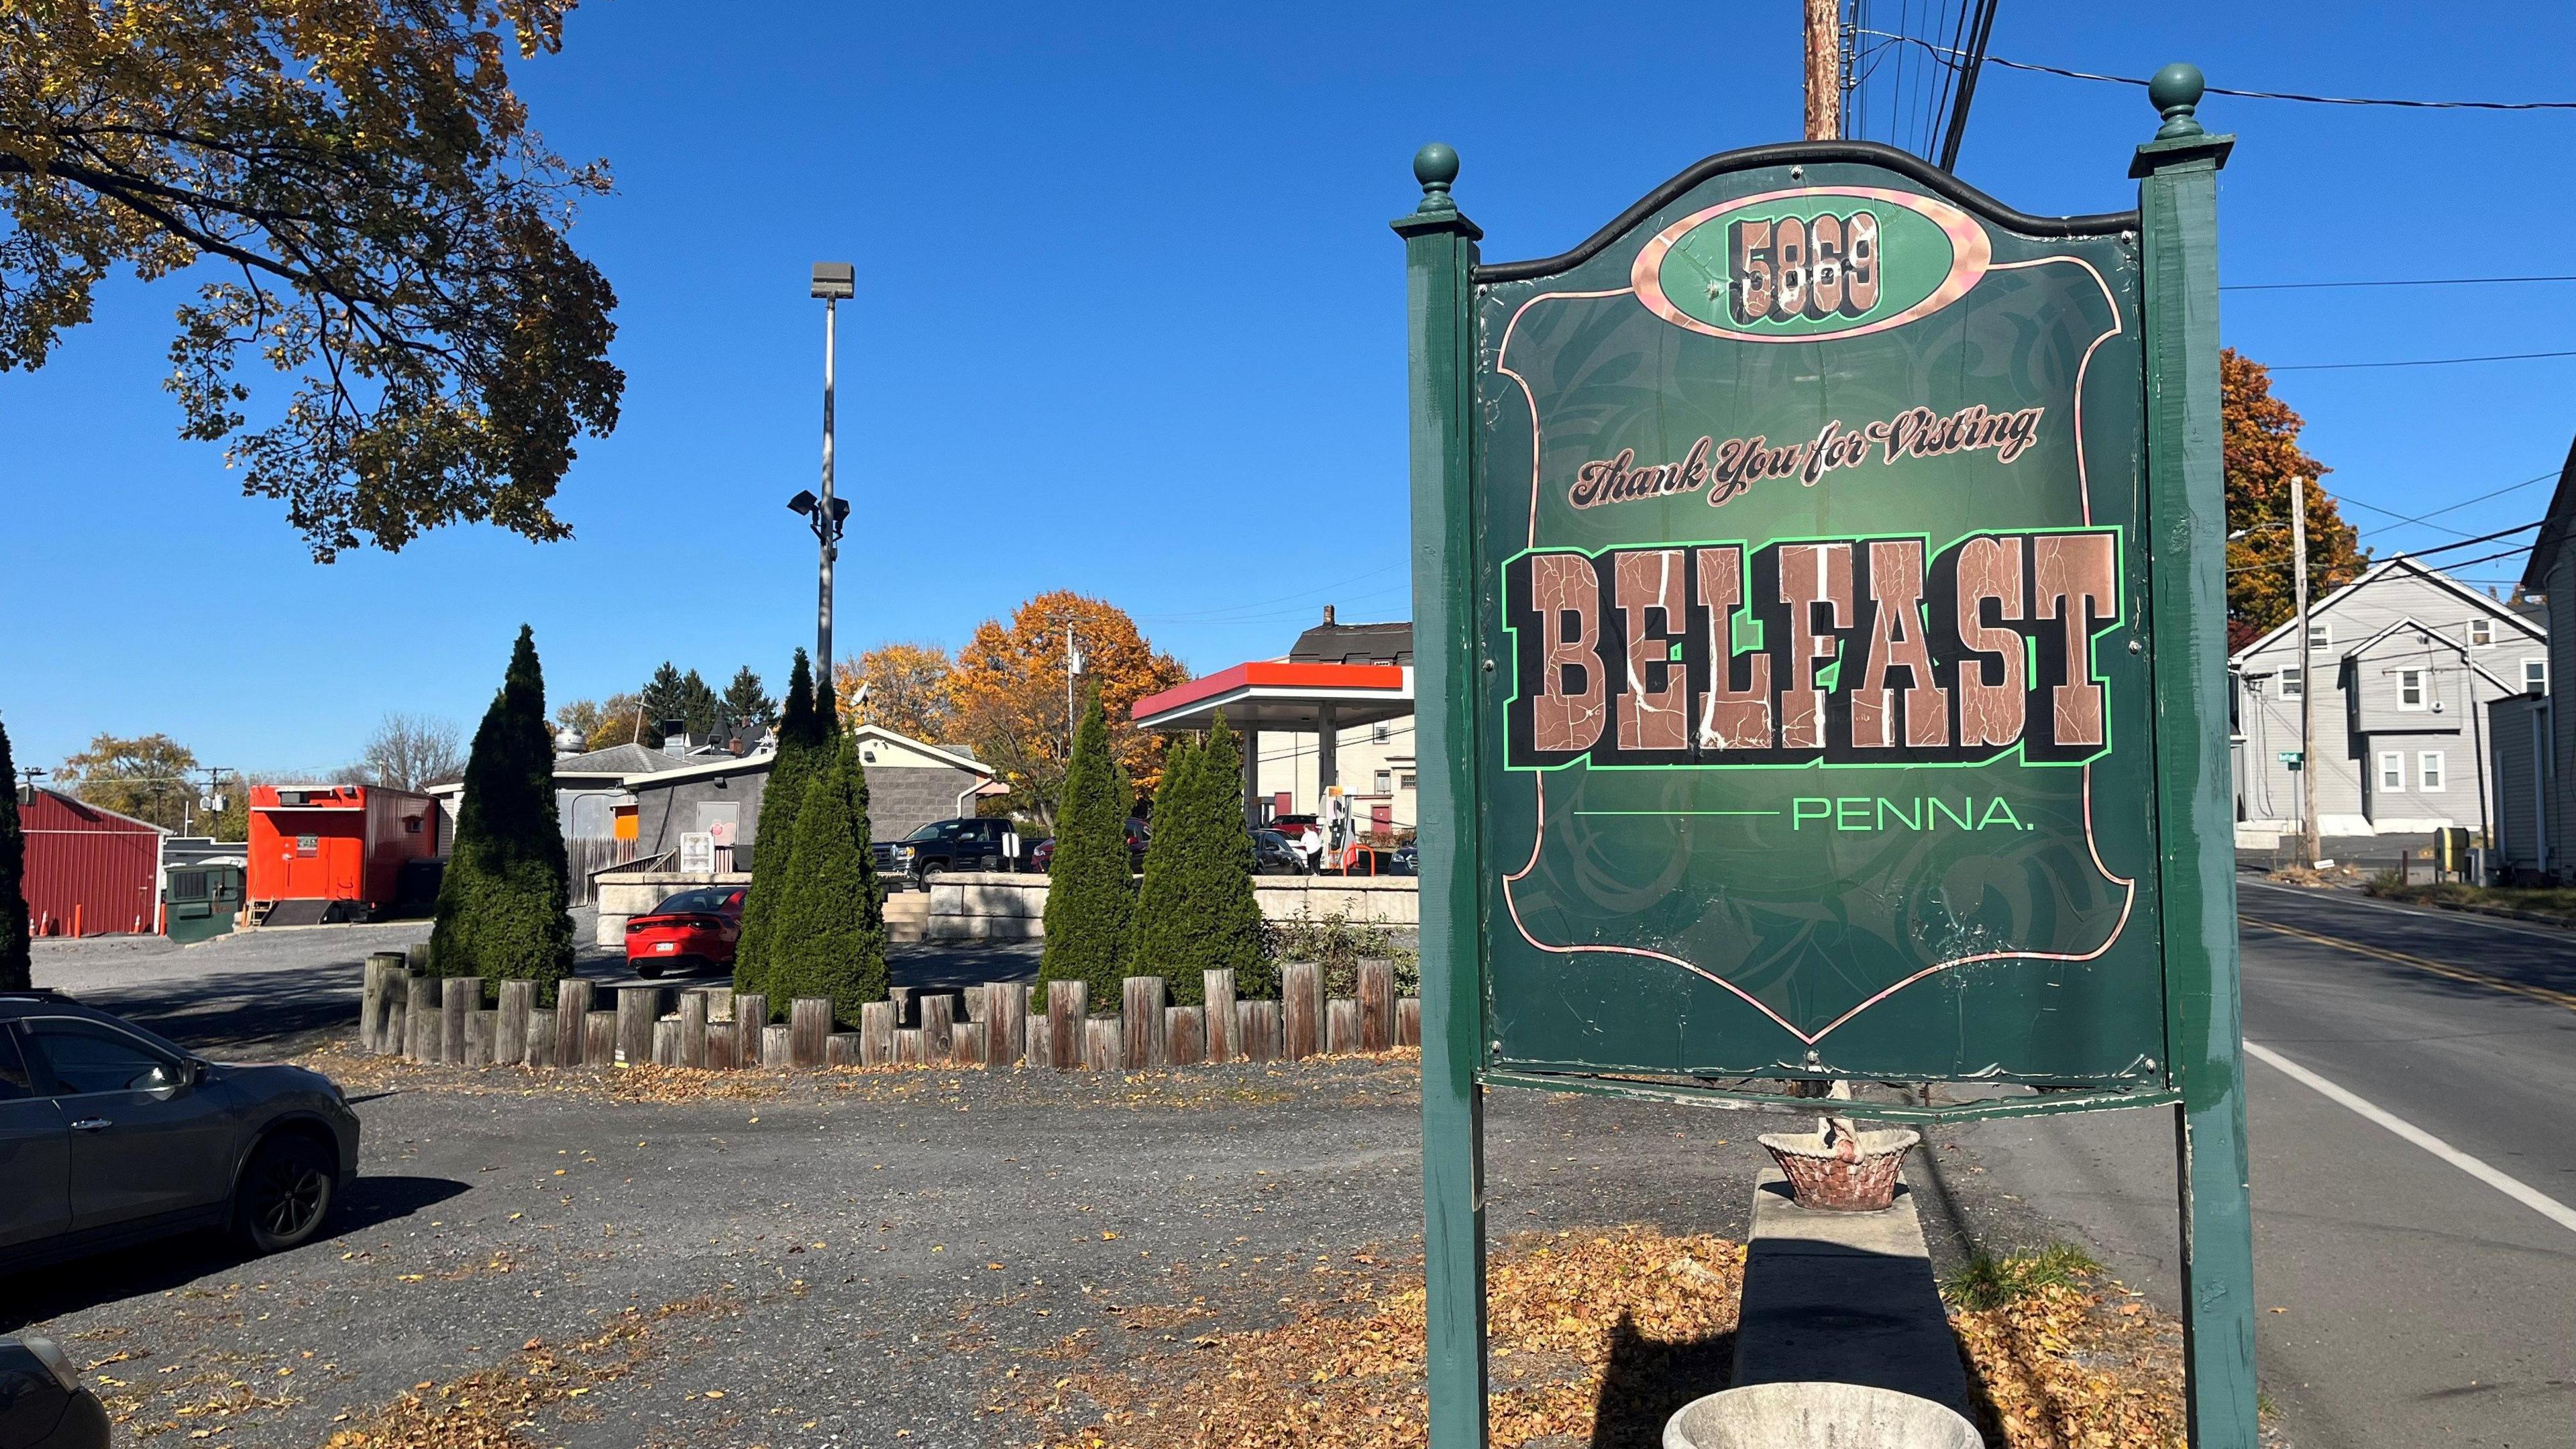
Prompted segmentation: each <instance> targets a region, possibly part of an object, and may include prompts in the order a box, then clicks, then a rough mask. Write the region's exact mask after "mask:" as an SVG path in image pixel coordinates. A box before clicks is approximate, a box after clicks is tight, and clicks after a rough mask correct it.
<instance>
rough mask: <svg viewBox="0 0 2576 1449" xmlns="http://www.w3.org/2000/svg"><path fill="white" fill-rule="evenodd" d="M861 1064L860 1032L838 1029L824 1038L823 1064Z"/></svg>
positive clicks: (844, 1065) (843, 1065)
mask: <svg viewBox="0 0 2576 1449" xmlns="http://www.w3.org/2000/svg"><path fill="white" fill-rule="evenodd" d="M858 1064H859V1034H858V1033H857V1032H855V1031H836V1032H834V1033H832V1034H831V1035H830V1036H828V1037H825V1038H824V1039H823V1065H825V1066H827V1067H855V1066H857V1065H858Z"/></svg>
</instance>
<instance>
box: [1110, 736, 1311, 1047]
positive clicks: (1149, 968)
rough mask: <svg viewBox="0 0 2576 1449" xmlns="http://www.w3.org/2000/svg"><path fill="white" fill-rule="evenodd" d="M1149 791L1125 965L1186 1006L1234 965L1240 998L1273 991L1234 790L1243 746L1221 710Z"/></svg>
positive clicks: (1248, 841)
mask: <svg viewBox="0 0 2576 1449" xmlns="http://www.w3.org/2000/svg"><path fill="white" fill-rule="evenodd" d="M1166 770H1167V773H1166V774H1165V775H1164V777H1163V787H1162V789H1160V790H1158V791H1156V792H1155V795H1154V843H1153V844H1152V845H1151V846H1149V847H1147V849H1146V853H1145V884H1144V888H1143V890H1142V891H1140V892H1139V893H1138V895H1137V898H1136V925H1135V932H1134V936H1133V944H1132V946H1131V948H1130V954H1129V957H1128V969H1129V970H1130V971H1134V972H1140V973H1143V972H1150V973H1152V974H1154V975H1158V976H1161V977H1163V978H1164V979H1165V980H1166V981H1168V982H1170V983H1171V994H1172V999H1173V1000H1174V1001H1176V1002H1178V1003H1180V1004H1182V1005H1185V1006H1195V1005H1198V1004H1199V1003H1200V1002H1201V1001H1202V1000H1204V999H1205V997H1206V979H1205V976H1204V975H1203V973H1205V972H1208V971H1222V970H1232V971H1233V972H1234V980H1235V990H1236V991H1237V992H1238V993H1240V994H1242V995H1244V996H1247V997H1264V996H1270V995H1273V994H1274V987H1275V984H1276V983H1275V982H1274V981H1273V979H1272V978H1273V977H1274V976H1275V974H1276V973H1275V972H1274V971H1273V970H1272V969H1271V965H1270V961H1269V957H1268V956H1267V954H1266V953H1265V951H1264V942H1265V936H1266V933H1265V932H1264V930H1263V928H1262V922H1261V903H1260V899H1259V898H1258V897H1257V896H1256V895H1254V893H1253V884H1252V834H1251V832H1250V831H1249V830H1247V829H1246V828H1245V827H1244V823H1243V800H1242V797H1241V796H1240V795H1239V794H1237V793H1236V792H1237V790H1238V788H1239V787H1240V785H1241V780H1242V771H1243V752H1242V750H1241V749H1239V748H1238V747H1237V746H1236V743H1235V734H1234V731H1232V730H1230V729H1228V728H1226V725H1225V719H1224V717H1223V716H1222V715H1220V716H1219V717H1218V718H1217V721H1216V728H1215V729H1214V730H1212V731H1210V732H1209V734H1208V738H1207V743H1206V744H1204V745H1201V746H1198V747H1196V748H1192V749H1185V750H1182V751H1179V752H1176V754H1175V755H1174V757H1173V758H1172V760H1171V763H1170V764H1169V765H1167V766H1166Z"/></svg>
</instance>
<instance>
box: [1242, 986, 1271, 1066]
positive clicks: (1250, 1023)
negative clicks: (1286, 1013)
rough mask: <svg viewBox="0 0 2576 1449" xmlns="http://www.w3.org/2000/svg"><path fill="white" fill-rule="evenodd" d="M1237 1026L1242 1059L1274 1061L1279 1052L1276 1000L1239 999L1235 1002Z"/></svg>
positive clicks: (1248, 1060)
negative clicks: (1239, 1000)
mask: <svg viewBox="0 0 2576 1449" xmlns="http://www.w3.org/2000/svg"><path fill="white" fill-rule="evenodd" d="M1235 1015H1236V1021H1237V1026H1238V1029H1239V1032H1240V1035H1241V1038H1242V1039H1241V1042H1240V1045H1241V1047H1242V1051H1243V1060H1245V1061H1247V1062H1275V1061H1277V1060H1279V1052H1280V1037H1281V1023H1280V1020H1279V1018H1280V1015H1281V1012H1280V1009H1279V1003H1278V1002H1276V1001H1241V1002H1237V1003H1235Z"/></svg>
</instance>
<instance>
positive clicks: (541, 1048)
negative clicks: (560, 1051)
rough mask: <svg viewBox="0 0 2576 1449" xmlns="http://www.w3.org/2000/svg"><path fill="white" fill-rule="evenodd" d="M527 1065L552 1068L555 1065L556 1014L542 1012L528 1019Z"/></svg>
mask: <svg viewBox="0 0 2576 1449" xmlns="http://www.w3.org/2000/svg"><path fill="white" fill-rule="evenodd" d="M527 1064H528V1065H529V1066H532V1067H551V1066H553V1065H554V1064H555V1014H554V1013H553V1012H551V1011H540V1012H538V1013H537V1014H536V1015H534V1016H532V1017H529V1018H528V1055H527Z"/></svg>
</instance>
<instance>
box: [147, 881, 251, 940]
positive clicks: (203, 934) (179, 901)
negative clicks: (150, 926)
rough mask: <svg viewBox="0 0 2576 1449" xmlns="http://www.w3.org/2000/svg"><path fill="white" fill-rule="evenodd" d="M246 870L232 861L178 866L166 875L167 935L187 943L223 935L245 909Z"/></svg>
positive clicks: (163, 898)
mask: <svg viewBox="0 0 2576 1449" xmlns="http://www.w3.org/2000/svg"><path fill="white" fill-rule="evenodd" d="M242 874H243V868H242V867H241V866H240V865H238V864H235V863H233V862H229V861H206V862H203V863H200V864H196V865H174V866H172V867H170V868H169V869H168V870H167V871H165V872H163V873H162V884H161V920H162V923H163V925H162V930H163V933H164V934H166V935H167V936H169V938H170V939H171V940H173V941H177V942H180V943H182V944H185V943H187V942H189V941H203V940H207V939H209V938H211V937H215V936H221V935H224V934H225V933H227V932H229V931H231V930H232V928H233V917H234V916H235V915H237V914H239V913H240V911H241V908H242Z"/></svg>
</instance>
